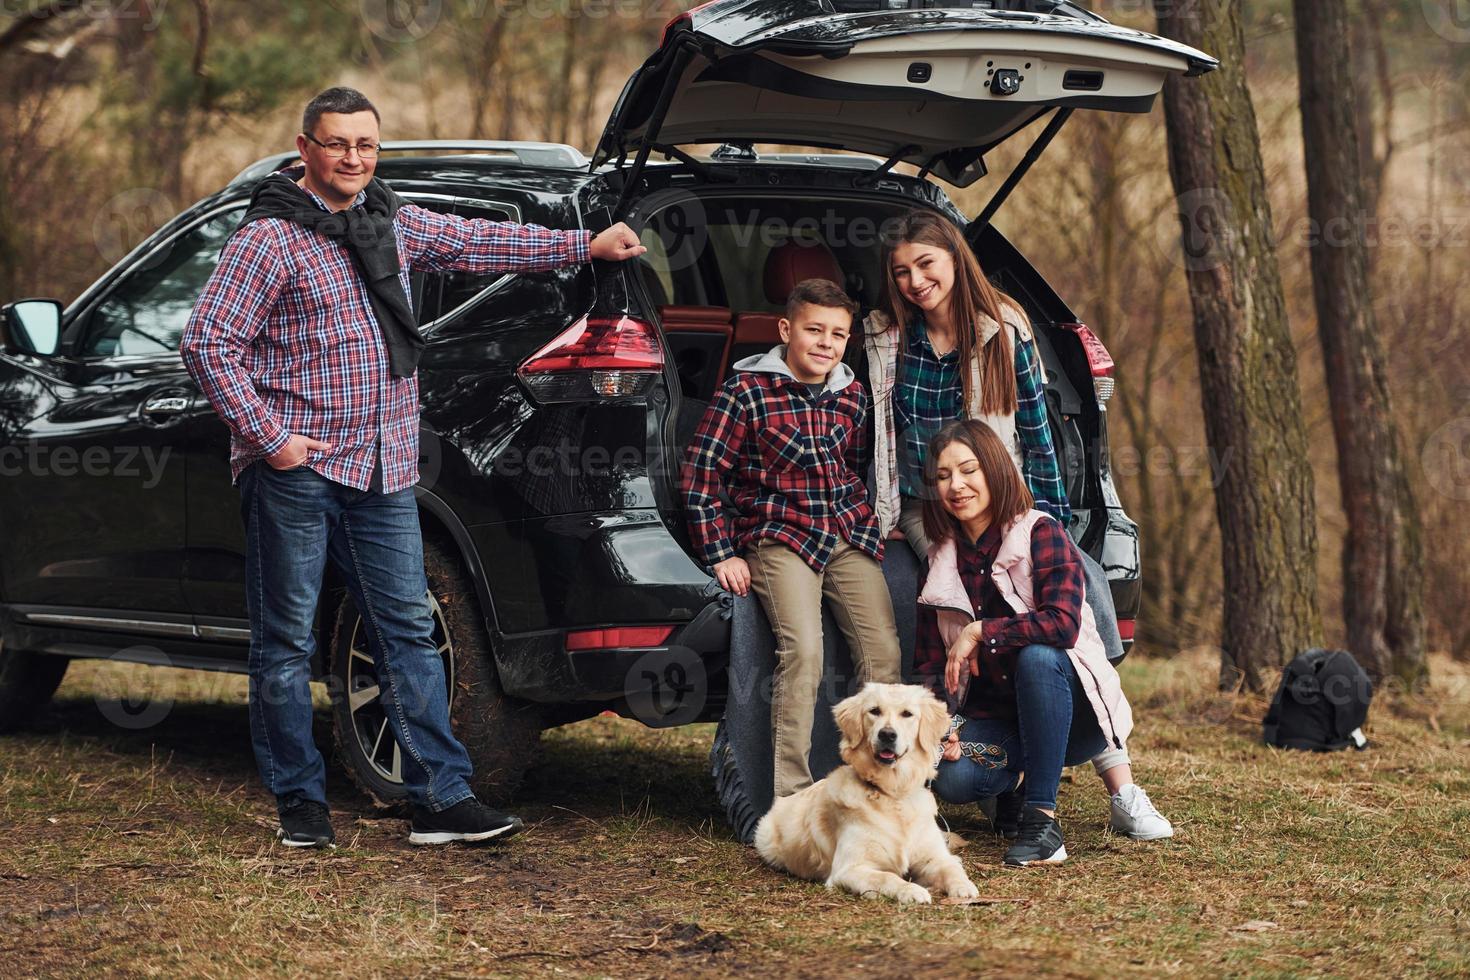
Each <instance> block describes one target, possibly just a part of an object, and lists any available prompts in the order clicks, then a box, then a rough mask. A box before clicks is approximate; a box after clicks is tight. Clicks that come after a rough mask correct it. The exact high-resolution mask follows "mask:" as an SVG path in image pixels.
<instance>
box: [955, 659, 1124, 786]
mask: <svg viewBox="0 0 1470 980" xmlns="http://www.w3.org/2000/svg"><path fill="white" fill-rule="evenodd" d="M1016 709H1017V719H1016V721H1015V722H1011V721H1004V720H1000V719H989V718H982V719H971V720H970V721H967V722H966V723H965V725H964V727H963V728H962V729H961V730H960V742H961V743H974V746H973V747H969V746H967V748H966V754H965V755H962V756H961V757H960V758H959V759H958V760H957V761H954V762H950V761H949V760H944V761H941V762H940V763H939V772H938V773H937V774H936V775H935V777H934V792H935V793H936V794H937V795H938V796H939V798H940V799H942V800H945V801H946V802H949V803H974V802H976V801H978V800H981V799H984V798H986V797H990V796H999V795H1000V794H1002V793H1007V792H1010V791H1011V790H1012V789H1014V788H1015V787H1016V782H1017V781H1018V779H1019V778H1020V774H1021V773H1022V772H1024V773H1025V774H1026V782H1025V784H1024V789H1025V793H1026V805H1027V806H1034V807H1040V808H1041V809H1043V810H1055V809H1056V806H1057V786H1058V785H1059V784H1060V783H1061V781H1062V767H1063V766H1075V765H1078V764H1079V763H1082V762H1086V761H1087V760H1088V759H1091V758H1092V757H1093V756H1095V755H1097V754H1098V753H1099V752H1101V751H1102V750H1103V749H1105V748H1107V739H1106V738H1105V737H1104V736H1103V733H1102V729H1101V728H1100V727H1099V726H1098V723H1097V715H1096V714H1095V713H1094V712H1093V710H1092V705H1091V704H1090V703H1089V702H1088V700H1087V695H1086V694H1085V693H1083V691H1082V682H1081V681H1080V680H1079V679H1078V677H1077V671H1076V669H1075V668H1073V666H1072V659H1071V658H1070V657H1068V656H1067V652H1066V651H1065V650H1058V649H1057V648H1055V647H1045V646H1039V645H1033V646H1028V647H1023V648H1022V650H1021V652H1020V655H1019V656H1018V657H1017V658H1016Z"/></svg>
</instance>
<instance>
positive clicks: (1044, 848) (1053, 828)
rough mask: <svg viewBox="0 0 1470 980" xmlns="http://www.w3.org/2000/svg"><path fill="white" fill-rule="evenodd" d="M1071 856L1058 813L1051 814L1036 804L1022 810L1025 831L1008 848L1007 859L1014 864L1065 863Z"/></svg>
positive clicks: (1022, 828)
mask: <svg viewBox="0 0 1470 980" xmlns="http://www.w3.org/2000/svg"><path fill="white" fill-rule="evenodd" d="M1065 860H1067V845H1066V843H1065V842H1064V841H1063V840H1062V827H1061V824H1059V823H1057V820H1056V817H1049V816H1047V815H1046V814H1045V813H1043V812H1042V811H1041V810H1038V809H1037V808H1036V807H1034V806H1028V807H1026V811H1025V812H1024V813H1022V814H1021V832H1020V834H1019V835H1017V837H1016V842H1015V843H1014V844H1012V845H1011V846H1010V849H1009V850H1008V851H1006V856H1005V863H1006V864H1008V865H1010V866H1011V867H1013V868H1024V867H1026V865H1028V864H1061V863H1062V862H1063V861H1065Z"/></svg>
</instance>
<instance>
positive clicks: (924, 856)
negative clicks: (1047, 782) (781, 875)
mask: <svg viewBox="0 0 1470 980" xmlns="http://www.w3.org/2000/svg"><path fill="white" fill-rule="evenodd" d="M832 715H833V717H834V718H836V720H837V728H838V729H839V730H840V731H841V733H842V742H841V747H840V750H841V753H842V761H843V763H844V764H843V765H842V766H839V767H838V768H837V769H836V770H835V771H834V772H833V773H832V774H831V775H829V776H828V777H827V778H826V779H821V780H818V781H817V782H816V783H814V784H812V785H811V786H808V787H807V788H806V789H803V790H801V791H799V792H796V793H793V794H791V795H790V796H785V797H782V798H781V799H779V800H777V801H776V802H775V804H774V805H773V806H772V807H771V811H770V812H769V813H767V814H766V815H765V816H764V817H762V818H761V822H760V823H759V824H758V825H757V826H756V830H755V847H756V851H757V852H759V854H760V856H761V858H762V859H763V860H765V862H766V863H767V864H769V865H770V866H771V867H773V868H776V869H778V870H781V871H789V872H791V873H792V874H794V875H796V876H797V877H798V878H806V879H808V880H809V881H822V882H825V883H826V885H827V887H828V888H844V889H846V890H847V891H850V892H853V893H855V894H858V895H862V896H864V897H868V896H874V897H876V896H879V895H883V896H887V897H888V898H893V899H897V900H898V901H900V902H932V901H933V900H934V899H933V896H932V894H931V892H933V891H939V892H942V893H944V894H946V895H949V896H951V897H953V898H974V897H975V896H976V895H978V894H979V892H978V891H977V890H976V888H975V886H974V884H972V883H971V881H970V879H969V878H968V877H967V876H966V875H965V867H964V865H963V864H962V863H961V862H960V859H959V858H958V857H956V856H955V855H953V854H951V853H950V852H949V848H948V847H947V846H946V842H945V836H944V833H943V832H942V831H941V830H940V829H939V826H938V824H937V823H936V822H935V816H936V815H937V813H938V812H939V808H938V805H937V804H936V803H935V802H934V794H933V793H931V792H929V790H928V789H927V788H926V787H925V785H924V783H925V782H926V781H927V780H928V779H929V777H930V776H932V775H933V774H934V761H935V759H937V758H938V753H939V742H940V739H942V738H943V737H944V733H945V730H946V729H947V728H948V727H949V717H948V715H947V713H946V712H945V709H944V705H943V704H942V703H941V702H940V701H939V700H938V699H937V698H935V697H934V695H933V694H930V693H929V691H927V690H925V689H924V688H922V687H919V686H917V685H906V684H867V685H865V686H864V687H863V689H862V690H861V691H859V692H858V693H857V694H854V695H853V696H852V697H850V698H848V699H847V700H845V701H843V702H841V703H840V704H838V705H837V706H836V707H835V708H833V709H832ZM910 879H912V880H910Z"/></svg>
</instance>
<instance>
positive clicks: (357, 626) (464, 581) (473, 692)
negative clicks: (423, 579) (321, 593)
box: [330, 539, 542, 810]
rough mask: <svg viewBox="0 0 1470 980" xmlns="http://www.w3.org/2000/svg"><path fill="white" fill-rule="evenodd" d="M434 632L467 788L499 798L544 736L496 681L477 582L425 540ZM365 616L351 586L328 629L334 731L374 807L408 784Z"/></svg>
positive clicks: (513, 785) (535, 719) (532, 711)
mask: <svg viewBox="0 0 1470 980" xmlns="http://www.w3.org/2000/svg"><path fill="white" fill-rule="evenodd" d="M424 571H425V574H426V575H427V576H428V579H429V595H430V599H431V605H432V607H433V616H434V621H435V622H434V639H435V643H436V644H438V646H439V647H440V652H441V655H442V656H443V657H444V661H445V664H444V666H445V679H446V682H447V683H448V685H449V691H450V692H452V693H451V696H450V699H449V721H450V727H451V728H452V729H453V731H454V734H455V737H456V738H458V739H459V741H460V743H461V744H463V745H464V747H465V749H466V751H467V752H468V753H469V756H470V762H471V763H472V765H473V766H474V774H473V776H472V777H471V778H470V787H471V789H473V790H474V791H475V795H476V796H477V797H478V798H479V799H481V800H483V801H486V802H491V803H504V802H506V801H507V800H508V799H509V798H510V797H511V796H512V795H513V794H514V792H515V790H516V789H517V788H518V787H519V786H520V783H521V779H522V777H523V776H524V775H525V773H526V770H527V769H528V768H529V767H530V766H531V764H532V762H533V761H534V759H535V755H536V750H537V747H538V745H539V743H540V739H541V729H542V723H541V716H540V712H539V710H538V709H537V708H536V706H535V705H532V704H530V703H529V702H525V701H520V700H518V699H516V698H511V697H507V696H506V695H505V694H504V693H503V692H502V691H501V689H500V683H499V679H498V677H497V675H496V669H495V657H494V653H493V650H492V648H491V642H490V636H489V633H488V632H487V630H486V628H485V618H484V616H483V615H482V614H481V612H480V603H479V599H478V598H477V597H476V595H475V590H474V586H473V584H472V583H471V582H470V579H469V576H468V575H467V574H465V572H464V568H463V564H462V563H461V561H460V559H459V556H458V554H457V553H456V552H455V551H454V550H453V548H452V547H449V546H446V545H444V544H442V543H440V542H437V541H434V540H432V539H426V540H425V541H424ZM361 630H362V619H361V617H360V616H359V615H358V612H357V606H356V604H355V603H354V602H353V601H352V596H351V595H350V594H344V595H343V597H342V601H341V602H340V603H339V605H338V607H337V615H336V619H335V623H334V626H333V630H332V661H331V673H332V679H331V683H330V689H331V693H332V715H333V726H332V728H333V740H334V742H335V744H336V749H337V757H338V759H339V760H340V763H341V764H342V766H343V768H344V769H346V771H347V773H348V775H349V776H350V777H351V779H352V781H353V782H354V783H355V784H356V785H357V787H358V788H359V789H361V790H362V791H363V792H364V793H366V794H367V795H368V796H369V797H371V798H372V799H373V801H374V802H375V803H376V804H378V806H380V807H382V808H385V809H391V810H401V809H402V808H403V806H404V804H405V803H406V795H407V794H406V792H405V790H404V786H403V780H402V778H401V772H402V759H403V754H402V751H401V750H400V749H399V748H398V746H397V745H396V744H394V740H393V735H392V732H391V731H390V730H388V729H387V727H386V723H385V721H384V717H383V711H382V708H381V705H380V702H379V699H378V698H377V697H376V695H375V694H373V692H374V691H375V690H376V687H377V668H376V665H374V664H373V663H372V661H371V654H370V653H369V652H368V647H367V644H366V643H364V642H363V641H362V632H361Z"/></svg>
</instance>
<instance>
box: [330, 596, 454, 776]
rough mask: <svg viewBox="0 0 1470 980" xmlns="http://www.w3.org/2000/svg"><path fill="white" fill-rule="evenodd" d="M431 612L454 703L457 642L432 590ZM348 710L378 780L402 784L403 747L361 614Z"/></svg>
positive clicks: (355, 628) (351, 651) (351, 653)
mask: <svg viewBox="0 0 1470 980" xmlns="http://www.w3.org/2000/svg"><path fill="white" fill-rule="evenodd" d="M428 595H429V611H430V615H431V616H432V617H433V621H434V630H433V634H432V635H433V642H434V647H435V649H437V650H438V652H439V657H440V659H441V660H442V661H443V662H444V681H445V685H446V688H447V690H446V691H445V695H446V697H447V698H448V699H449V703H450V705H451V706H453V703H454V645H453V642H452V641H451V640H450V639H449V629H448V627H447V626H446V624H445V622H444V610H443V609H442V608H441V607H440V606H439V600H438V599H437V598H436V597H435V596H434V593H433V591H432V590H431V591H430V592H429V594H428ZM345 681H346V685H345V686H346V691H347V713H348V717H349V718H350V720H351V724H352V733H353V737H354V738H355V739H357V747H358V750H359V752H361V754H362V757H363V758H364V759H365V760H367V764H368V766H369V767H371V768H372V770H373V772H374V773H375V774H376V775H377V777H378V778H379V779H382V780H385V781H387V782H389V783H394V784H397V785H401V784H402V783H403V749H402V747H401V746H399V744H398V740H397V739H395V738H394V737H393V731H392V729H390V728H389V727H388V715H387V712H386V711H385V710H384V708H383V701H382V685H381V683H380V681H379V677H378V665H377V662H376V661H374V660H373V655H372V652H371V650H370V649H369V648H368V643H367V636H366V634H365V633H364V632H363V618H362V615H361V614H358V615H357V616H356V618H355V619H354V621H353V624H352V638H351V641H350V643H349V644H348V649H347V677H346V678H345Z"/></svg>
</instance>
